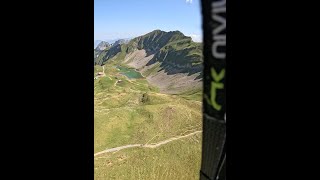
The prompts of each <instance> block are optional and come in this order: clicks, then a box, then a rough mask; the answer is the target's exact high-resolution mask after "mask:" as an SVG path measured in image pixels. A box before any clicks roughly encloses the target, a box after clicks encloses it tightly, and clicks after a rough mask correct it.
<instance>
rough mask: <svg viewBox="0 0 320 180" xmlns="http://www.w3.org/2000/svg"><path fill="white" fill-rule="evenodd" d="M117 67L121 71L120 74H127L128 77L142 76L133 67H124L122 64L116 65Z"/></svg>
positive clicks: (136, 77)
mask: <svg viewBox="0 0 320 180" xmlns="http://www.w3.org/2000/svg"><path fill="white" fill-rule="evenodd" d="M117 68H118V69H119V70H120V71H121V73H120V74H123V75H125V76H127V77H128V78H129V79H138V78H142V77H143V76H142V75H141V73H139V72H137V71H136V70H135V69H131V68H126V67H122V66H117Z"/></svg>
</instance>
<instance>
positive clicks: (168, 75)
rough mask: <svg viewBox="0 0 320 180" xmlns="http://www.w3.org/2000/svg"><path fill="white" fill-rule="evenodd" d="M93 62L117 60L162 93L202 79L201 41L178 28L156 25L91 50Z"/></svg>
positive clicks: (196, 86)
mask: <svg viewBox="0 0 320 180" xmlns="http://www.w3.org/2000/svg"><path fill="white" fill-rule="evenodd" d="M96 54H97V57H96V56H95V60H94V63H95V65H104V64H107V63H108V61H117V62H119V63H123V64H126V65H128V66H130V67H133V68H135V69H137V70H138V71H139V72H141V73H142V74H143V75H144V76H145V77H146V78H147V80H148V81H149V82H150V83H151V84H152V85H155V86H158V87H159V88H160V90H161V91H162V92H165V93H171V94H174V93H181V90H182V88H186V90H185V91H190V89H200V86H201V81H202V68H203V65H202V64H203V58H202V43H197V42H193V41H192V38H191V37H188V36H185V35H184V34H183V33H182V32H180V31H169V32H165V31H162V30H159V29H156V30H154V31H151V32H149V33H147V34H145V35H142V36H138V37H135V38H133V39H131V40H130V41H129V42H127V43H118V44H116V45H115V46H111V47H110V48H106V49H105V50H102V51H101V52H97V51H96V50H95V55H96Z"/></svg>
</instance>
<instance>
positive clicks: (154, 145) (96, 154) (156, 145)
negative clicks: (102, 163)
mask: <svg viewBox="0 0 320 180" xmlns="http://www.w3.org/2000/svg"><path fill="white" fill-rule="evenodd" d="M200 132H202V131H195V132H193V133H190V134H187V135H183V136H176V137H172V138H170V139H167V140H164V141H160V142H158V143H152V144H128V145H125V146H119V147H115V148H111V149H106V150H104V151H100V152H97V153H95V154H94V156H98V155H100V154H104V153H109V152H115V151H120V150H122V149H127V148H134V147H140V148H157V147H159V146H161V145H164V144H167V143H169V142H171V141H175V140H178V139H181V138H186V137H189V136H192V135H195V134H198V133H200Z"/></svg>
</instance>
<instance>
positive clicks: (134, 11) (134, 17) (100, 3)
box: [94, 0, 202, 41]
mask: <svg viewBox="0 0 320 180" xmlns="http://www.w3.org/2000/svg"><path fill="white" fill-rule="evenodd" d="M200 14H201V11H200V0H94V39H95V40H112V39H119V38H120V39H121V38H132V37H136V36H140V35H143V34H146V33H148V32H150V31H153V30H155V29H160V30H163V31H175V30H179V31H181V32H182V33H184V34H185V35H187V36H191V37H192V38H193V39H194V40H196V41H201V35H202V30H201V15H200Z"/></svg>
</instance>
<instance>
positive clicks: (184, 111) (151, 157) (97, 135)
mask: <svg viewBox="0 0 320 180" xmlns="http://www.w3.org/2000/svg"><path fill="white" fill-rule="evenodd" d="M114 58H117V57H114ZM114 58H113V59H114ZM120 58H122V57H121V56H120V57H119V59H120ZM119 65H121V61H118V60H111V61H108V62H107V63H106V65H104V67H105V74H106V76H104V77H100V78H98V79H95V80H94V153H97V152H100V151H103V150H105V149H108V148H114V147H118V146H123V145H127V144H136V143H138V144H145V143H148V144H150V143H157V142H160V141H163V140H166V139H169V138H172V137H176V136H180V135H186V134H188V133H192V132H194V131H197V130H201V128H202V124H201V123H202V118H201V116H202V114H201V102H200V96H201V93H200V92H201V91H198V92H191V93H189V94H188V93H186V94H183V95H167V94H160V93H159V92H158V89H157V88H155V87H152V86H150V85H149V84H148V82H147V81H146V79H144V78H140V79H128V78H127V77H125V76H124V75H122V74H121V70H119V69H117V68H116V67H117V66H119ZM123 67H125V66H123ZM94 69H95V73H97V72H100V71H102V68H101V67H100V66H95V68H94ZM119 80H121V81H119ZM200 155H201V134H198V135H194V136H190V137H188V138H185V139H179V140H176V141H173V142H170V143H168V144H165V145H162V146H160V147H158V148H155V149H142V148H132V149H124V150H121V151H118V152H114V153H106V154H102V155H99V156H97V157H95V179H134V180H135V179H198V177H199V174H198V172H199V167H200Z"/></svg>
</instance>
